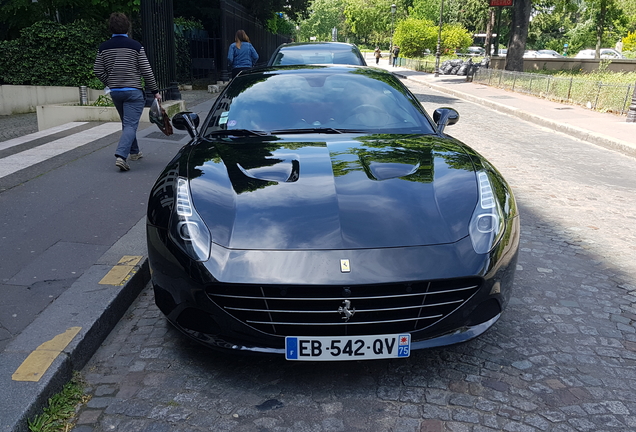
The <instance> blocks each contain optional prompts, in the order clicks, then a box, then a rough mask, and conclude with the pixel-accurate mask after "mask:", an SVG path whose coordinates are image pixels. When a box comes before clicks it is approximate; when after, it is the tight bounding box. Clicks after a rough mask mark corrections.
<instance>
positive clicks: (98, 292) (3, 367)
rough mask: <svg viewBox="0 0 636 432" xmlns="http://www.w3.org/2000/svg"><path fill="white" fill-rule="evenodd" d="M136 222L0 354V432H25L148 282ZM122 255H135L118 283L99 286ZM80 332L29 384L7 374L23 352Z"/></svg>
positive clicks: (22, 357) (141, 224) (142, 226)
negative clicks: (136, 260) (72, 331)
mask: <svg viewBox="0 0 636 432" xmlns="http://www.w3.org/2000/svg"><path fill="white" fill-rule="evenodd" d="M145 221H146V218H145V217H144V218H142V219H141V220H140V221H139V222H138V223H137V224H135V226H133V227H132V228H131V229H130V230H129V231H128V233H126V234H125V235H124V236H122V237H121V238H120V239H119V240H118V241H117V242H116V243H115V244H114V245H113V246H112V247H111V248H110V249H109V250H108V251H107V252H106V253H105V254H104V255H103V256H102V257H101V258H100V260H99V261H98V263H96V264H95V265H93V266H92V267H91V268H90V269H89V270H87V271H86V272H85V273H84V274H83V275H82V276H80V277H79V278H78V279H77V280H76V281H75V282H74V283H73V284H72V285H71V286H70V287H69V288H68V289H67V290H66V291H65V292H64V293H63V294H62V295H60V296H59V297H58V298H57V299H56V300H55V301H54V302H53V303H52V304H51V305H50V306H49V307H47V308H46V309H45V310H44V311H43V312H42V313H41V314H40V316H38V317H37V319H36V320H35V321H34V322H33V323H31V324H30V325H29V326H28V327H27V328H26V329H25V330H24V331H23V332H22V333H20V335H19V336H18V337H17V338H16V339H15V340H14V341H13V342H12V343H11V344H9V345H8V346H7V348H6V349H5V350H4V351H3V352H2V353H0V388H2V389H3V392H2V395H0V432H28V431H29V426H28V420H30V419H33V418H34V417H35V416H36V415H38V414H40V413H41V412H42V409H43V408H44V407H45V406H46V405H47V404H48V399H49V398H50V397H51V396H53V395H54V394H56V393H57V392H59V391H60V390H61V389H62V387H63V386H64V384H66V383H67V382H68V381H70V380H71V378H72V376H73V371H77V370H81V369H82V368H83V367H84V366H85V365H86V363H87V362H88V361H89V360H90V358H91V357H92V356H93V354H94V353H95V352H96V351H97V349H98V348H99V346H100V345H101V344H102V342H103V341H104V339H106V337H107V336H108V334H109V333H110V332H111V330H112V329H113V328H114V327H115V325H116V324H117V323H118V322H119V320H120V319H121V317H122V316H123V315H124V313H125V312H126V311H127V310H128V308H129V306H130V305H131V304H132V302H133V301H134V300H135V298H137V296H138V295H139V293H140V292H141V291H142V290H143V288H144V287H145V286H146V285H147V283H148V281H149V280H150V270H149V266H148V259H147V252H146V243H145V241H142V240H143V239H145V235H146V233H145ZM123 255H136V256H141V257H142V258H141V260H140V261H139V263H138V264H137V265H136V266H134V267H133V269H132V271H131V272H130V273H129V274H128V278H127V279H126V280H125V282H123V283H122V284H121V285H101V284H99V282H100V281H101V280H102V278H103V277H104V276H105V275H106V274H107V273H108V272H109V271H110V270H111V269H112V268H113V267H114V266H116V265H117V264H118V262H119V260H120V258H121V257H122V256H123ZM78 327H79V328H80V330H79V333H77V335H76V336H75V337H74V338H73V339H72V340H71V342H70V343H69V344H68V345H67V346H66V347H65V348H64V349H62V350H61V352H60V353H59V354H58V355H56V357H55V359H54V360H53V363H52V364H51V365H50V366H49V367H48V369H46V372H44V374H43V375H42V377H41V378H40V379H39V380H38V381H35V382H32V381H14V380H13V379H12V375H13V374H14V372H15V371H16V370H17V369H18V367H20V365H22V364H23V362H24V361H25V359H26V358H27V357H28V356H29V354H31V353H33V352H34V351H35V350H36V349H39V350H42V345H43V344H44V343H46V342H49V341H51V340H52V339H53V338H54V337H56V336H58V335H60V334H62V333H64V332H66V331H67V330H68V329H69V328H78Z"/></svg>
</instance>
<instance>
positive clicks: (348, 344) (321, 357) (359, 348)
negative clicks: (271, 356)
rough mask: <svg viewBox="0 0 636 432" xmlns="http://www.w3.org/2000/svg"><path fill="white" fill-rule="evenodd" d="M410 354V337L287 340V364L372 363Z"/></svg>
mask: <svg viewBox="0 0 636 432" xmlns="http://www.w3.org/2000/svg"><path fill="white" fill-rule="evenodd" d="M410 353H411V335H409V334H393V335H374V336H334V337H323V336H321V337H315V336H308V337H302V336H287V337H286V338H285V358H286V359H287V360H309V361H329V360H372V359H385V358H400V357H408V356H409V355H410Z"/></svg>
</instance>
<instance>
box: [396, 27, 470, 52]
mask: <svg viewBox="0 0 636 432" xmlns="http://www.w3.org/2000/svg"><path fill="white" fill-rule="evenodd" d="M438 33H439V27H438V26H436V25H435V24H433V22H432V21H430V20H426V19H414V18H407V19H406V20H404V21H400V23H399V24H398V26H397V28H396V29H395V36H394V37H393V40H394V42H395V44H396V45H399V46H400V55H402V56H404V57H420V56H422V55H424V52H425V50H429V51H431V52H434V51H436V49H437V35H438ZM472 41H473V38H472V36H471V35H470V33H469V32H468V30H466V29H465V28H464V27H463V26H462V25H461V24H459V23H454V24H444V25H443V26H442V46H441V51H442V52H449V51H455V50H462V49H465V48H468V47H469V46H470V45H471V44H472Z"/></svg>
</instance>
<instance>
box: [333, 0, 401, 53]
mask: <svg viewBox="0 0 636 432" xmlns="http://www.w3.org/2000/svg"><path fill="white" fill-rule="evenodd" d="M344 16H345V23H346V25H347V26H348V27H349V29H350V32H351V33H352V34H353V35H355V36H356V38H357V39H358V40H359V41H360V42H363V43H367V44H371V43H372V44H374V45H377V44H380V43H381V42H384V41H385V40H386V39H387V38H388V37H390V32H391V0H345V8H344ZM396 18H397V17H396Z"/></svg>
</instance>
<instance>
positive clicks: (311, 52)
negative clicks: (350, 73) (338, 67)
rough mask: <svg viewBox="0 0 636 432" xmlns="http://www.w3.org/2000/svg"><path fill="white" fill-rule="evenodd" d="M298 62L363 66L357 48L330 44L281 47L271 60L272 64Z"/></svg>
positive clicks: (296, 63)
mask: <svg viewBox="0 0 636 432" xmlns="http://www.w3.org/2000/svg"><path fill="white" fill-rule="evenodd" d="M299 64H349V65H357V66H364V65H365V64H364V62H363V60H362V58H361V57H360V56H359V55H358V50H357V48H355V47H353V46H351V47H347V46H345V47H342V46H331V45H319V44H316V45H300V46H290V47H283V48H281V49H280V51H279V52H278V53H276V57H275V58H274V59H273V61H272V66H288V65H299Z"/></svg>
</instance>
